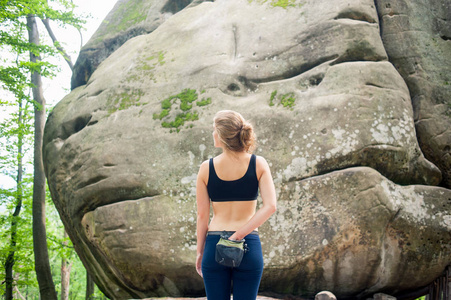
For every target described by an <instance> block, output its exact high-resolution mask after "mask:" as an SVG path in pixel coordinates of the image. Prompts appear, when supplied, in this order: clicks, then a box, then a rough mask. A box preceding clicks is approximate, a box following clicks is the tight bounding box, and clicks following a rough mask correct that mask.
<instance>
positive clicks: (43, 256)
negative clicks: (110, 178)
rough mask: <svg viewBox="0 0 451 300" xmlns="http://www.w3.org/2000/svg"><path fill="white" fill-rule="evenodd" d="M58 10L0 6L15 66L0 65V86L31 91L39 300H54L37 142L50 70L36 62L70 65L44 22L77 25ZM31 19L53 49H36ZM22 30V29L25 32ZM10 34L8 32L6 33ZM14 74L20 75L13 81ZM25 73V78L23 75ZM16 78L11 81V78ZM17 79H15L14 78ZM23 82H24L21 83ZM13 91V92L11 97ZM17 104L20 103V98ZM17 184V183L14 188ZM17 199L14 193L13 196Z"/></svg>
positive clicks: (18, 3) (0, 40) (39, 4)
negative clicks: (60, 57)
mask: <svg viewBox="0 0 451 300" xmlns="http://www.w3.org/2000/svg"><path fill="white" fill-rule="evenodd" d="M53 2H57V3H58V4H59V5H61V6H62V7H63V10H62V11H60V10H57V9H53V8H52V7H50V6H49V4H48V3H47V1H46V0H10V1H0V24H2V26H0V47H2V48H3V47H4V46H5V45H6V46H8V47H9V49H12V50H13V52H15V53H17V55H18V59H17V60H16V65H15V66H13V65H12V63H11V62H8V61H7V60H6V59H2V65H1V66H0V83H2V85H3V86H6V87H8V89H9V87H10V86H13V83H17V82H22V83H23V86H22V88H21V89H17V90H16V91H15V92H13V94H14V96H15V97H16V98H17V99H19V98H20V96H21V94H23V93H24V90H25V87H27V86H28V87H31V88H32V95H33V100H32V103H33V104H34V125H35V126H34V159H33V165H34V177H33V213H32V214H33V246H34V255H35V270H36V275H37V280H38V283H39V288H40V294H41V299H50V300H51V299H56V291H55V286H54V283H53V279H52V275H51V271H50V264H49V257H48V249H47V240H46V224H45V221H46V218H45V195H46V193H45V190H46V181H45V175H44V167H43V161H42V142H43V141H42V140H43V130H44V124H45V119H46V115H45V112H46V111H45V107H46V103H45V98H44V95H43V88H42V76H46V77H49V76H51V75H52V74H53V71H54V70H55V66H53V65H51V64H50V63H49V62H46V61H43V60H41V54H44V55H45V56H46V57H48V56H55V55H58V53H61V54H62V55H63V57H64V59H65V60H66V62H68V64H69V66H72V63H71V61H70V58H69V56H68V55H67V54H66V52H65V51H64V49H63V48H62V47H61V45H60V44H59V42H58V41H57V40H56V37H55V35H54V34H53V31H52V30H51V27H50V20H56V21H58V22H59V23H60V24H70V25H74V26H75V27H76V28H80V25H81V23H82V22H81V21H80V19H79V18H76V17H75V16H74V14H73V12H72V11H71V8H72V7H73V6H72V4H71V3H70V2H68V1H66V0H55V1H53ZM37 18H39V19H41V20H42V22H43V24H44V26H45V27H46V29H47V32H48V33H49V35H50V37H51V39H52V41H53V44H52V45H41V41H40V35H39V29H38V26H37ZM25 28H26V29H25ZM11 29H12V30H11ZM24 31H25V32H28V39H24ZM26 52H28V53H29V59H28V60H27V59H24V54H25V53H26ZM17 74H20V75H21V78H20V80H17V78H16V77H17V76H18V75H17ZM27 74H28V76H29V77H28V76H27ZM16 75H17V76H16ZM19 77H20V76H19ZM26 77H28V78H30V79H27V78H26ZM16 92H17V93H16ZM20 99H22V98H20ZM20 188H21V185H20V184H18V189H20ZM18 195H19V193H18ZM21 206H22V200H21V198H17V199H16V207H15V211H14V213H13V217H12V219H11V220H12V221H11V241H10V249H11V250H10V252H9V253H8V256H7V259H6V260H5V263H4V265H5V273H6V274H5V285H6V290H7V292H6V290H5V292H6V293H7V294H8V297H10V295H11V297H12V290H13V281H14V280H13V266H14V262H15V260H14V255H15V248H16V246H17V245H16V244H17V233H16V232H17V219H18V215H19V213H20V211H21Z"/></svg>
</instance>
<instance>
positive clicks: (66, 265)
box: [61, 230, 72, 300]
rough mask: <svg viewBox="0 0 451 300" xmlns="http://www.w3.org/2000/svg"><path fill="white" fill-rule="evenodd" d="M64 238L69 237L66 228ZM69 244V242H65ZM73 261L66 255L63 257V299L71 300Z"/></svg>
mask: <svg viewBox="0 0 451 300" xmlns="http://www.w3.org/2000/svg"><path fill="white" fill-rule="evenodd" d="M64 238H67V232H66V230H64ZM63 244H64V245H66V246H67V242H66V241H64V242H63ZM71 269H72V263H71V262H70V261H68V260H67V259H66V258H65V257H63V258H62V259H61V300H69V285H70V271H71Z"/></svg>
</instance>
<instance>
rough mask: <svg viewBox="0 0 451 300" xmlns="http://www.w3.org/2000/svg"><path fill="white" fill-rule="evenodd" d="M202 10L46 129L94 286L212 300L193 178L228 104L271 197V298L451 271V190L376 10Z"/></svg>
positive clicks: (58, 189) (421, 280) (345, 293)
mask: <svg viewBox="0 0 451 300" xmlns="http://www.w3.org/2000/svg"><path fill="white" fill-rule="evenodd" d="M148 2H149V3H150V2H152V3H155V2H158V1H148ZM163 2H164V1H162V3H163ZM200 2H201V1H196V2H193V3H192V5H190V6H188V7H186V8H185V9H183V10H182V11H180V12H178V13H177V14H175V15H173V16H172V17H171V18H170V19H168V20H167V21H165V22H164V23H162V24H161V25H159V27H158V28H157V29H155V30H154V31H153V32H152V33H150V34H145V35H140V36H138V37H135V38H133V39H130V40H128V41H127V42H126V43H125V44H123V45H122V46H121V47H120V48H119V49H117V50H116V51H115V52H114V53H112V54H111V55H110V56H109V57H108V58H107V59H105V60H104V61H103V62H102V63H101V64H100V65H99V66H98V68H97V69H96V71H95V72H94V73H93V74H92V75H91V76H90V78H89V81H88V82H87V83H86V85H82V86H80V87H78V88H76V89H74V90H73V91H72V92H71V93H70V94H69V95H67V96H66V97H65V98H64V99H63V100H62V101H61V102H60V103H59V104H58V105H57V106H56V107H55V108H54V110H53V111H52V113H51V115H50V116H49V119H48V121H47V124H46V128H45V137H44V139H45V140H44V155H45V166H46V173H47V177H48V180H49V186H50V190H51V193H52V197H53V199H54V202H55V205H56V207H57V209H58V211H59V213H60V215H61V218H62V220H63V222H64V224H65V226H66V229H67V231H68V234H69V236H70V237H71V239H72V241H73V242H74V245H75V247H76V250H77V253H78V254H79V256H80V258H81V259H82V261H83V262H84V264H85V266H86V267H87V269H88V270H89V272H90V273H91V274H92V275H93V277H94V278H95V281H96V283H97V285H98V286H99V287H100V288H101V289H102V290H103V291H104V292H105V293H106V294H107V295H108V296H110V297H112V298H117V299H121V298H122V299H124V298H145V297H154V296H166V295H170V296H181V295H184V296H194V295H200V294H202V293H203V284H202V280H201V278H200V277H199V276H198V275H197V273H196V272H195V267H194V261H195V248H196V236H195V226H196V224H195V223H196V204H195V180H196V173H197V171H198V168H199V165H200V164H201V163H202V161H204V160H206V159H208V158H209V157H212V156H214V155H215V154H217V153H218V152H217V151H216V150H215V149H214V148H213V143H212V137H211V131H212V118H213V116H214V114H215V113H216V111H218V110H220V109H225V108H227V109H233V110H237V111H240V112H241V113H243V115H244V116H245V117H246V118H250V119H251V121H253V123H254V125H255V127H256V131H257V135H258V137H259V147H258V148H257V151H256V153H257V154H258V155H263V156H264V157H265V158H267V160H268V161H269V163H270V166H271V169H272V172H273V176H274V180H275V184H276V189H277V193H278V199H279V210H278V212H277V213H276V215H275V216H274V217H272V218H271V220H270V221H269V222H267V224H266V225H265V226H264V227H263V228H262V230H261V238H262V241H263V247H264V259H265V262H266V267H265V268H266V269H265V272H264V278H263V280H262V286H261V288H262V291H271V292H276V293H280V294H295V295H302V296H309V297H313V296H314V295H315V294H316V293H317V292H319V291H321V290H329V291H331V292H333V293H334V294H335V295H337V297H338V298H343V297H364V296H366V295H372V294H374V293H375V292H379V291H381V292H387V293H389V294H394V293H402V292H403V291H406V290H410V289H414V288H417V287H420V286H424V285H427V284H428V283H430V282H431V281H432V280H433V279H434V278H435V277H437V276H438V275H439V274H440V273H441V272H442V271H443V270H444V268H445V267H446V265H447V264H449V263H451V258H450V235H449V231H450V229H451V225H450V218H451V217H450V213H451V212H450V209H451V207H450V206H451V203H450V202H449V199H450V198H451V192H450V190H447V189H444V188H439V187H434V185H437V184H439V182H440V181H441V179H442V175H441V172H440V170H439V169H438V168H437V167H436V166H435V165H434V164H433V163H431V162H430V161H428V160H427V159H425V158H424V156H423V154H422V152H421V150H420V148H419V146H418V143H417V139H416V135H415V127H414V121H413V110H412V105H411V99H410V95H409V90H408V87H407V86H406V84H405V82H404V80H403V78H402V77H401V76H400V75H399V73H398V72H397V70H396V69H395V67H393V65H392V64H391V63H390V62H389V61H388V58H387V54H386V52H385V48H384V45H383V43H382V39H381V36H380V31H379V24H378V22H379V21H378V14H377V10H376V7H375V5H374V1H373V0H352V1H349V0H347V1H335V2H334V5H330V3H329V2H328V1H309V2H304V1H302V2H301V1H248V0H241V1H226V0H220V1H215V2H203V3H200ZM193 4H195V5H193ZM146 5H147V4H146ZM155 5H157V4H155ZM160 5H161V4H160ZM276 25H277V26H276ZM356 166H360V167H358V168H353V167H356ZM337 170H341V171H337ZM318 175H321V177H317V176H318ZM402 185H407V186H402ZM425 238H426V239H430V240H424V239H425ZM422 239H423V240H422ZM412 261H414V262H415V263H414V264H410V262H412ZM412 274H415V276H414V278H415V279H412V276H413V275H412ZM275 275H276V276H275ZM409 276H410V277H409Z"/></svg>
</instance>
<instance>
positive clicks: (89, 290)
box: [86, 271, 94, 300]
mask: <svg viewBox="0 0 451 300" xmlns="http://www.w3.org/2000/svg"><path fill="white" fill-rule="evenodd" d="M93 299H94V281H93V280H92V277H91V275H89V273H88V271H86V300H93Z"/></svg>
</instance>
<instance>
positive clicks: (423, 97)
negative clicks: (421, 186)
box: [376, 0, 451, 188]
mask: <svg viewBox="0 0 451 300" xmlns="http://www.w3.org/2000/svg"><path fill="white" fill-rule="evenodd" d="M376 3H377V8H378V13H379V18H380V20H381V34H382V40H383V42H384V46H385V49H386V50H387V53H388V56H389V57H390V61H391V62H392V63H393V64H394V66H395V67H396V69H397V70H398V71H399V73H400V74H401V76H402V77H403V78H404V80H405V81H406V83H407V85H408V87H409V90H410V95H411V97H412V103H413V109H414V116H415V128H416V130H417V136H418V141H419V143H420V146H421V150H422V151H423V153H424V154H425V156H426V157H427V158H428V159H429V160H430V161H432V162H433V163H434V164H436V165H437V166H438V167H439V168H440V170H441V171H442V174H443V181H442V184H441V185H443V186H445V187H447V188H451V64H450V61H451V2H450V1H440V0H438V1H437V0H434V1H430V0H415V1H410V0H409V1H406V0H397V1H391V0H379V1H376Z"/></svg>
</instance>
